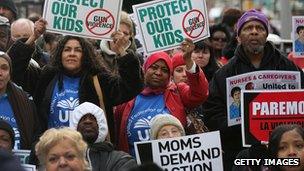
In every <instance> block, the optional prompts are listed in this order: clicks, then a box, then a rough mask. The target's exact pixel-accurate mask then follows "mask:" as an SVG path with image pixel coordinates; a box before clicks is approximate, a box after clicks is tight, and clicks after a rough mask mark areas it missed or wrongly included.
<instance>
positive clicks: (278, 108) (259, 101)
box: [242, 90, 304, 147]
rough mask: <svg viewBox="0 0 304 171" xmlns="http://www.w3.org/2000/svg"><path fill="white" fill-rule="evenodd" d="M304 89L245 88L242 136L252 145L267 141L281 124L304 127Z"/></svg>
mask: <svg viewBox="0 0 304 171" xmlns="http://www.w3.org/2000/svg"><path fill="white" fill-rule="evenodd" d="M303 97H304V90H257V91H242V101H243V103H242V106H243V107H242V110H243V112H242V140H243V146H244V147H248V146H250V145H251V144H254V143H257V142H262V141H264V142H267V141H268V138H269V135H270V134H271V132H272V130H273V129H275V128H276V127H277V126H279V125H281V124H299V125H300V126H302V127H304V99H303Z"/></svg>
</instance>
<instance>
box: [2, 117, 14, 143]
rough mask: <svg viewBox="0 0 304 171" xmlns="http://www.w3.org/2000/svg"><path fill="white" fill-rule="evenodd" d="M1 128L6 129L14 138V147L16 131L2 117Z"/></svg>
mask: <svg viewBox="0 0 304 171" xmlns="http://www.w3.org/2000/svg"><path fill="white" fill-rule="evenodd" d="M0 129H1V130H4V131H6V132H7V133H8V134H9V135H10V136H11V140H12V148H14V145H15V132H14V130H13V128H12V127H11V125H10V124H9V123H7V122H6V121H4V120H3V119H0Z"/></svg>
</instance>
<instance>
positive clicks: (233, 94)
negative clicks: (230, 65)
mask: <svg viewBox="0 0 304 171" xmlns="http://www.w3.org/2000/svg"><path fill="white" fill-rule="evenodd" d="M299 88H301V78H300V72H298V71H270V70H265V71H255V72H249V73H245V74H241V75H236V76H233V77H228V78H227V79H226V91H227V95H226V97H227V123H228V126H233V125H238V124H241V90H275V89H278V90H287V89H299Z"/></svg>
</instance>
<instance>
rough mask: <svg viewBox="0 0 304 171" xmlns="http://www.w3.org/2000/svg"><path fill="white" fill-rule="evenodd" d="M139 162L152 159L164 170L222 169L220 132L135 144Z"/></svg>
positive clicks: (151, 160)
mask: <svg viewBox="0 0 304 171" xmlns="http://www.w3.org/2000/svg"><path fill="white" fill-rule="evenodd" d="M135 154H136V160H137V163H138V164H142V163H145V162H154V163H156V164H157V165H159V166H160V167H161V168H163V169H164V170H165V171H174V170H223V160H222V147H221V139H220V133H219V131H214V132H206V133H203V134H195V135H189V136H183V137H177V138H170V139H161V140H153V141H145V142H136V143H135Z"/></svg>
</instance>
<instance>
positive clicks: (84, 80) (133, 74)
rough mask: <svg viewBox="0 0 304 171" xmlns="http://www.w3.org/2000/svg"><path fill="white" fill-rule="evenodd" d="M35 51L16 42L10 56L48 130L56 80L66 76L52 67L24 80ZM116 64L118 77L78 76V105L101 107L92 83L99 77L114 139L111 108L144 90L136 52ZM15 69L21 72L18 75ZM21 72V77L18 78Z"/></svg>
mask: <svg viewBox="0 0 304 171" xmlns="http://www.w3.org/2000/svg"><path fill="white" fill-rule="evenodd" d="M33 51H34V48H33V47H31V46H28V45H26V44H24V43H23V42H22V41H17V42H15V43H14V44H13V45H12V47H11V48H10V50H9V51H8V54H9V56H10V57H11V58H12V64H13V67H14V69H13V78H14V79H18V80H23V81H20V83H21V86H22V83H23V84H28V85H30V88H29V90H33V91H32V92H31V91H30V92H29V93H30V94H33V95H34V102H35V104H36V106H37V109H38V113H39V120H40V122H41V125H42V129H43V130H46V129H47V125H48V117H49V113H50V103H51V98H52V93H53V90H54V87H55V84H56V82H57V80H58V79H60V78H62V76H63V74H64V73H62V72H60V71H59V72H58V71H56V70H55V69H54V68H53V67H52V66H45V67H43V68H42V69H39V70H35V71H34V72H29V74H28V75H27V76H28V79H27V80H24V79H23V78H24V77H23V75H22V73H24V72H26V71H27V72H28V70H27V65H28V62H29V60H30V58H31V54H32V53H33ZM117 63H118V67H119V74H117V75H113V74H111V73H110V72H108V71H105V70H103V71H100V72H99V73H91V72H90V71H88V70H86V69H84V70H83V71H82V72H81V73H80V74H79V76H80V85H79V103H83V102H86V101H88V102H92V103H94V104H96V105H98V106H99V99H98V95H97V93H96V90H95V87H94V84H93V76H94V75H97V77H98V80H99V84H100V86H101V89H102V91H103V100H104V104H105V109H106V113H107V120H108V123H109V126H110V128H109V130H110V134H111V137H115V136H114V135H115V134H114V118H113V111H112V107H113V106H115V105H118V104H121V103H123V102H126V101H128V100H130V99H132V98H134V96H136V95H137V94H138V93H139V92H140V91H141V90H142V87H143V80H142V72H141V68H140V65H139V61H138V59H137V58H136V57H135V56H134V54H133V52H130V51H128V53H127V54H126V55H125V56H124V57H121V58H119V60H117ZM14 70H16V71H18V72H17V73H16V72H14ZM14 73H15V74H14ZM19 73H21V74H20V75H19ZM33 87H35V88H33Z"/></svg>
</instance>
